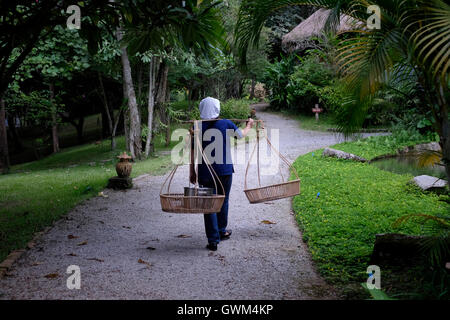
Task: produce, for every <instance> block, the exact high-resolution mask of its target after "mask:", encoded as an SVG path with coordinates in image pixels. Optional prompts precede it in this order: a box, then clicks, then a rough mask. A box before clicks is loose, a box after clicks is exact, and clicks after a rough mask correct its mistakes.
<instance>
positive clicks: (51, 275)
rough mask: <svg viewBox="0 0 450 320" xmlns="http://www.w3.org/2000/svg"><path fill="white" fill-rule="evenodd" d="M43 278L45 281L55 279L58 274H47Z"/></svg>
mask: <svg viewBox="0 0 450 320" xmlns="http://www.w3.org/2000/svg"><path fill="white" fill-rule="evenodd" d="M44 277H46V278H47V279H55V278H58V277H59V274H57V273H49V274H47V275H45V276H44Z"/></svg>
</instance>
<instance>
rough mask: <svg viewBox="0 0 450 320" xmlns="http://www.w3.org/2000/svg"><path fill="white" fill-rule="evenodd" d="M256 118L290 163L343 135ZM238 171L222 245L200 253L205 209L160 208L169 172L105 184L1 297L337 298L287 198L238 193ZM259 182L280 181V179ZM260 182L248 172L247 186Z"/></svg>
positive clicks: (33, 252) (19, 267)
mask: <svg viewBox="0 0 450 320" xmlns="http://www.w3.org/2000/svg"><path fill="white" fill-rule="evenodd" d="M258 116H259V117H260V118H262V119H264V120H265V122H266V128H279V129H280V141H281V142H280V144H281V146H280V149H281V152H282V153H283V154H285V155H286V156H287V158H288V159H290V160H291V161H292V160H294V159H295V158H296V157H297V156H298V155H301V154H304V153H307V152H310V151H312V150H314V149H318V148H321V147H325V146H328V145H332V144H334V143H337V142H339V141H341V139H338V137H337V136H336V135H335V134H331V133H325V132H311V131H305V130H301V129H300V128H299V126H298V123H297V122H296V121H294V120H289V119H287V118H284V117H281V116H279V115H275V114H270V113H266V112H263V111H260V112H258ZM244 147H245V144H242V145H239V147H238V148H241V149H240V150H242V148H244ZM187 170H188V168H187V166H184V167H181V168H180V170H179V172H178V174H177V176H176V179H174V184H175V185H179V186H184V184H185V182H186V180H187V178H186V175H187V172H188V171H187ZM235 171H236V172H235V174H234V176H233V187H232V191H231V197H230V209H229V212H230V213H229V228H231V229H232V230H233V235H232V237H231V239H230V240H227V241H224V242H222V243H220V244H219V249H218V251H216V252H210V251H208V250H206V249H205V245H206V243H207V240H206V237H205V234H204V226H203V216H202V215H188V214H181V215H180V214H170V213H164V212H162V211H161V207H160V202H159V190H160V186H161V183H162V182H163V179H164V178H165V176H147V177H143V178H140V179H137V180H136V181H135V183H134V185H135V186H134V188H133V189H131V190H128V191H126V192H123V191H112V190H105V191H104V193H105V194H107V195H108V198H103V197H96V198H94V199H91V200H89V201H85V202H84V203H83V204H81V205H79V206H77V207H76V208H75V209H73V210H72V211H71V212H70V213H68V215H67V216H66V217H65V218H63V219H61V220H60V221H58V222H57V223H55V224H54V226H53V227H52V228H51V229H50V230H49V231H48V232H47V233H46V234H45V235H43V236H42V237H41V239H40V240H38V242H37V244H36V246H35V247H34V248H33V249H30V250H28V251H27V252H26V253H25V254H24V255H23V256H22V257H21V258H20V259H19V260H18V261H17V262H16V263H15V265H14V266H13V268H12V270H10V271H9V273H8V274H7V276H6V277H5V278H4V279H2V280H0V298H1V299H333V298H336V296H335V294H334V291H333V289H332V288H330V287H329V286H328V285H326V284H325V283H324V281H323V280H322V279H321V278H320V277H319V276H318V274H317V272H316V271H315V269H314V266H313V264H312V262H311V258H310V255H309V252H308V250H307V246H306V245H305V244H304V243H303V242H302V240H301V233H300V232H299V230H298V227H297V225H296V222H295V219H294V216H293V214H292V210H291V201H290V199H283V200H279V201H275V202H271V203H263V204H253V205H251V204H249V203H248V200H247V198H246V197H245V194H244V192H243V184H244V183H243V182H244V173H245V165H236V166H235ZM285 173H286V172H285ZM299 174H300V178H301V172H300V173H299ZM263 178H264V179H263V181H265V182H268V183H270V182H272V183H277V182H279V177H278V176H271V177H267V176H266V177H263ZM256 181H257V180H256V176H255V175H252V176H251V179H250V181H249V186H250V185H255V183H256ZM263 220H268V221H271V222H274V223H275V224H264V223H262V221H263ZM69 235H71V238H69V237H68V236H69ZM72 236H73V237H72ZM75 237H76V238H75ZM69 265H77V266H79V267H80V270H81V289H80V290H69V289H67V287H66V280H67V277H68V276H69V275H68V274H66V269H67V267H68V266H69ZM49 274H53V276H50V278H48V277H45V276H46V275H49Z"/></svg>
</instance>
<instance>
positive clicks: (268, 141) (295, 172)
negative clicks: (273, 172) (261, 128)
mask: <svg viewBox="0 0 450 320" xmlns="http://www.w3.org/2000/svg"><path fill="white" fill-rule="evenodd" d="M264 137H265V139H266V141H267V143H268V144H269V146H270V147H271V148H272V149H273V151H275V153H276V154H277V155H278V157H280V159H281V160H283V161H284V163H285V164H286V165H287V166H288V167H289V170H292V171H293V172H294V174H295V176H296V177H297V180H299V179H300V177H299V176H298V172H297V169H295V167H294V166H293V165H292V164H291V163H290V162H289V160H287V159H286V158H285V157H284V156H283V155H282V154H281V153H280V152H279V151H278V150H277V149H276V148H275V147H274V146H273V145H272V143H271V142H270V140H269V138H268V137H267V134H264Z"/></svg>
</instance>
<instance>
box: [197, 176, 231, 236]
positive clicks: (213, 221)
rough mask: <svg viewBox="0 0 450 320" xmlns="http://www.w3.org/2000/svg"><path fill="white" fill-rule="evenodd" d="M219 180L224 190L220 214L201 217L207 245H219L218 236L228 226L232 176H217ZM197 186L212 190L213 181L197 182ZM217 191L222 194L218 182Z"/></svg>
mask: <svg viewBox="0 0 450 320" xmlns="http://www.w3.org/2000/svg"><path fill="white" fill-rule="evenodd" d="M219 179H220V181H221V182H222V185H223V188H224V189H225V200H224V201H223V205H222V208H221V209H220V212H217V213H208V214H204V215H203V216H204V220H205V231H206V237H207V238H208V242H209V243H212V242H215V243H219V242H220V234H223V233H225V232H226V228H227V224H228V198H229V197H230V190H231V183H232V181H233V175H232V174H230V175H226V176H219ZM199 184H201V185H203V186H204V187H208V188H214V181H213V180H199ZM217 189H218V191H219V192H218V193H219V194H223V193H222V188H221V187H220V184H219V182H217ZM216 193H217V190H216Z"/></svg>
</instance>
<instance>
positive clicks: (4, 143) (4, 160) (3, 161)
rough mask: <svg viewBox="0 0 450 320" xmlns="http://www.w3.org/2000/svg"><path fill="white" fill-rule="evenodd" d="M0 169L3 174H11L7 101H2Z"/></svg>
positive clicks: (0, 116)
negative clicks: (7, 131) (7, 133)
mask: <svg viewBox="0 0 450 320" xmlns="http://www.w3.org/2000/svg"><path fill="white" fill-rule="evenodd" d="M0 105H1V108H0V168H2V169H3V173H8V172H9V167H10V163H9V152H8V137H7V135H6V123H5V121H6V117H5V115H6V108H5V101H4V100H3V99H0Z"/></svg>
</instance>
